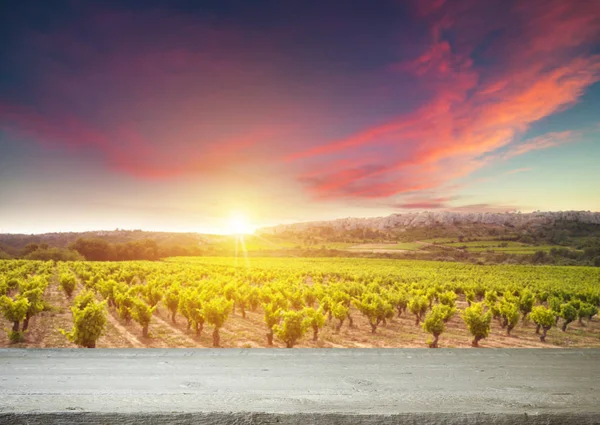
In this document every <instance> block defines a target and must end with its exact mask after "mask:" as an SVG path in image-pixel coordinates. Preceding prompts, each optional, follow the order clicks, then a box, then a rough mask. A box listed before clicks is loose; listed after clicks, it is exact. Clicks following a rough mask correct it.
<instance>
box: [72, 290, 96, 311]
mask: <svg viewBox="0 0 600 425" xmlns="http://www.w3.org/2000/svg"><path fill="white" fill-rule="evenodd" d="M94 301H96V297H95V296H94V293H93V292H92V291H90V290H84V291H81V292H80V293H79V294H78V295H77V296H76V297H75V300H74V301H73V307H75V308H76V309H78V310H83V309H84V308H86V307H87V306H88V304H91V303H93V302H94Z"/></svg>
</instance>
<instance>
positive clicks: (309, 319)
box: [302, 307, 325, 341]
mask: <svg viewBox="0 0 600 425" xmlns="http://www.w3.org/2000/svg"><path fill="white" fill-rule="evenodd" d="M302 312H303V313H304V316H305V317H306V323H307V324H308V327H309V328H312V330H313V341H317V340H318V339H319V329H321V328H322V327H323V326H325V315H324V314H323V311H322V310H321V309H318V310H315V309H314V308H312V307H305V308H304V310H303V311H302Z"/></svg>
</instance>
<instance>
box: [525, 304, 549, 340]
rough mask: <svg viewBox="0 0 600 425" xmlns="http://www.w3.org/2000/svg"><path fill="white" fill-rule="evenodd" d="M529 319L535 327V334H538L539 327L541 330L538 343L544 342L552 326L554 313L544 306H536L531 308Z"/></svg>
mask: <svg viewBox="0 0 600 425" xmlns="http://www.w3.org/2000/svg"><path fill="white" fill-rule="evenodd" d="M529 317H530V318H531V320H533V323H535V324H536V325H537V329H536V333H539V329H540V327H541V328H542V329H543V333H542V335H540V341H542V342H545V341H546V334H547V333H548V331H549V330H550V329H551V328H552V326H554V313H553V312H552V310H550V309H548V308H546V307H544V306H536V307H533V309H532V311H531V313H530V315H529Z"/></svg>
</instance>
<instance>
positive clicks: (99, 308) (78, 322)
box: [63, 301, 107, 348]
mask: <svg viewBox="0 0 600 425" xmlns="http://www.w3.org/2000/svg"><path fill="white" fill-rule="evenodd" d="M71 311H72V312H73V330H72V331H71V332H69V333H65V332H64V331H63V334H64V335H65V336H66V337H67V338H68V339H69V341H71V342H73V343H75V344H77V345H79V346H81V347H85V348H95V347H96V341H98V338H100V336H102V334H103V333H104V329H105V327H106V320H107V318H106V301H103V302H101V303H98V302H92V303H90V304H87V305H86V306H85V308H84V309H82V310H80V309H78V308H77V307H73V308H72V309H71Z"/></svg>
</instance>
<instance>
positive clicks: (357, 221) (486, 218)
mask: <svg viewBox="0 0 600 425" xmlns="http://www.w3.org/2000/svg"><path fill="white" fill-rule="evenodd" d="M558 221H576V222H581V223H588V224H599V225H600V212H591V211H555V212H532V213H515V212H511V213H490V212H480V213H478V212H452V211H434V212H429V211H425V212H415V213H404V214H392V215H390V216H387V217H370V218H351V217H349V218H340V219H337V220H330V221H313V222H304V223H293V224H282V225H278V226H272V227H265V228H262V229H260V230H259V233H266V234H273V233H280V232H284V231H303V230H308V229H311V228H316V227H322V226H328V227H331V228H333V229H335V230H352V229H362V228H369V229H377V230H390V229H399V228H412V227H427V226H434V225H442V226H451V225H468V224H487V225H497V226H510V227H523V226H531V225H549V224H553V223H555V222H558Z"/></svg>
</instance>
